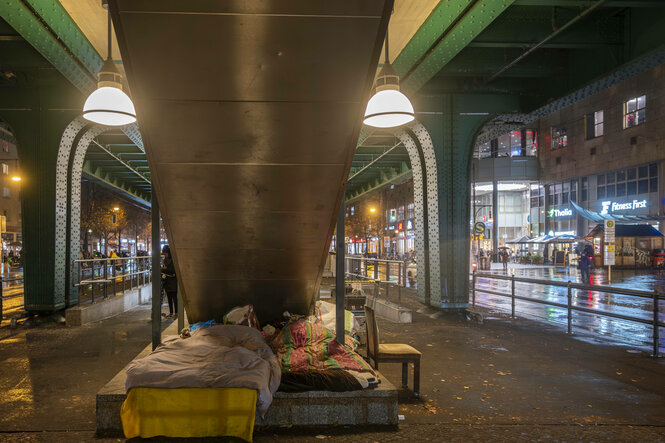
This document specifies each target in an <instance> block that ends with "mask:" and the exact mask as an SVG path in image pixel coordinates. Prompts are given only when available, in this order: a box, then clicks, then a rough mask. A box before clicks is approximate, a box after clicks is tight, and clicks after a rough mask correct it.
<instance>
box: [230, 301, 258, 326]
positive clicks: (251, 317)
mask: <svg viewBox="0 0 665 443" xmlns="http://www.w3.org/2000/svg"><path fill="white" fill-rule="evenodd" d="M222 321H223V322H224V324H227V325H228V324H230V325H244V326H249V327H250V328H256V329H258V330H259V331H260V330H261V324H260V323H259V318H258V317H257V316H256V313H255V312H254V306H253V305H245V306H236V307H235V308H233V309H231V310H230V311H229V312H227V313H226V315H225V316H224V317H223V318H222Z"/></svg>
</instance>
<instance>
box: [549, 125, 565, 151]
mask: <svg viewBox="0 0 665 443" xmlns="http://www.w3.org/2000/svg"><path fill="white" fill-rule="evenodd" d="M566 134H567V131H566V127H565V126H559V127H558V128H552V149H561V148H565V147H566V146H568V135H566Z"/></svg>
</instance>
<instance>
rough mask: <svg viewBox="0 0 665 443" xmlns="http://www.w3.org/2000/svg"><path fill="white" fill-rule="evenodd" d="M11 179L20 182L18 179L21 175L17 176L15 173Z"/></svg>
mask: <svg viewBox="0 0 665 443" xmlns="http://www.w3.org/2000/svg"><path fill="white" fill-rule="evenodd" d="M12 181H15V182H20V181H21V177H19V176H18V175H15V176H13V177H12Z"/></svg>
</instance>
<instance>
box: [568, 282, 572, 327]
mask: <svg viewBox="0 0 665 443" xmlns="http://www.w3.org/2000/svg"><path fill="white" fill-rule="evenodd" d="M568 333H569V334H572V333H573V292H572V289H571V288H570V280H568Z"/></svg>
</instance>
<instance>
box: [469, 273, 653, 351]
mask: <svg viewBox="0 0 665 443" xmlns="http://www.w3.org/2000/svg"><path fill="white" fill-rule="evenodd" d="M491 273H493V274H497V275H509V276H510V275H515V277H527V278H536V279H544V280H554V281H560V282H568V281H571V282H573V283H580V282H581V278H580V273H579V271H578V270H577V269H575V268H570V267H565V268H564V267H559V268H554V267H551V266H519V265H511V266H510V267H509V269H508V272H507V274H506V273H505V272H504V271H503V270H502V269H501V268H500V266H496V267H494V268H493V269H492V271H491ZM591 284H592V285H603V286H608V285H610V283H609V282H608V273H607V270H606V269H598V268H597V269H594V270H593V271H592V273H591ZM611 287H612V288H624V289H631V290H640V291H648V292H650V293H652V292H653V291H658V292H661V293H665V273H663V272H662V271H652V270H644V271H636V270H613V271H612V282H611ZM476 288H477V291H476V303H477V304H478V305H482V306H486V307H491V308H494V309H498V310H501V311H503V312H510V311H511V299H510V297H504V296H499V295H495V294H489V293H484V292H482V291H483V290H489V291H493V292H500V293H503V294H507V295H510V294H511V282H510V281H506V280H495V279H491V278H484V277H478V278H477V282H476ZM515 294H516V295H518V296H524V297H528V298H532V299H536V300H541V301H547V302H552V303H559V304H564V305H565V304H567V294H568V292H567V288H565V287H557V286H545V285H540V284H533V283H524V282H516V283H515ZM651 296H652V295H651V294H649V296H648V297H638V296H633V295H623V294H612V293H606V292H602V291H597V290H579V289H573V290H572V305H573V306H575V307H582V308H587V309H593V310H597V311H599V312H604V313H609V314H615V315H621V316H626V317H632V318H635V319H637V320H638V321H628V320H624V319H618V318H611V317H607V316H601V315H594V314H589V313H583V312H573V322H572V326H573V331H575V330H577V331H579V330H580V329H582V330H585V331H591V332H593V333H595V334H599V335H602V336H604V337H606V338H607V339H610V340H617V341H618V342H623V343H626V344H629V345H632V346H639V347H640V348H641V349H645V350H647V349H648V350H651V349H652V348H653V327H652V326H651V325H647V324H643V323H639V320H643V321H652V319H653V299H652V298H651ZM659 311H660V313H659V316H658V317H659V321H660V322H661V323H665V301H662V300H661V302H660V305H659ZM515 312H516V315H518V316H521V317H528V318H532V319H537V320H540V321H544V322H547V323H552V324H558V325H560V327H562V328H565V327H566V325H567V322H568V315H567V314H568V312H567V309H566V308H561V307H556V306H547V305H543V304H537V303H533V302H528V301H522V300H516V302H515ZM664 333H665V328H663V327H662V326H661V328H660V340H659V346H660V349H661V351H660V352H663V347H664V346H665V337H664V336H663V335H664Z"/></svg>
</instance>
